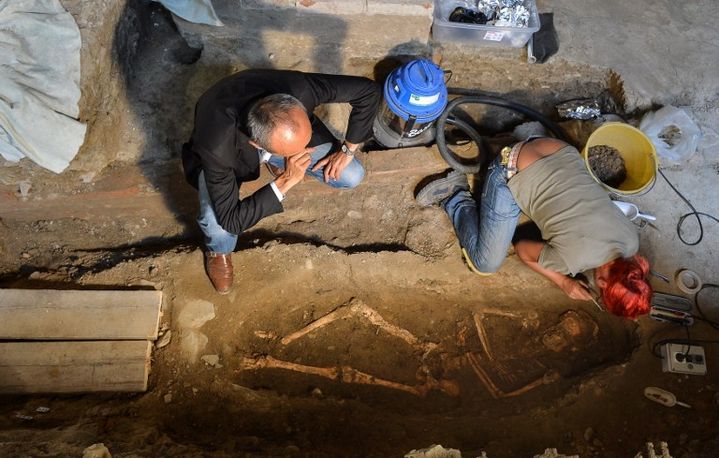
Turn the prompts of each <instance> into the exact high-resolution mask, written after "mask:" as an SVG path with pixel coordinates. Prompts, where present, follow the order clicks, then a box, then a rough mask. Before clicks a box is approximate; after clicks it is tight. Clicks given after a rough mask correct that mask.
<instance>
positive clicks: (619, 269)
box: [417, 138, 652, 318]
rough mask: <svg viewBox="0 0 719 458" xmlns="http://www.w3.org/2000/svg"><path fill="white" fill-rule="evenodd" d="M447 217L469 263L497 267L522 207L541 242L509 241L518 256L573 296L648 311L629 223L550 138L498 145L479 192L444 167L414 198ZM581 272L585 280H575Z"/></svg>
mask: <svg viewBox="0 0 719 458" xmlns="http://www.w3.org/2000/svg"><path fill="white" fill-rule="evenodd" d="M417 201H418V202H419V203H420V204H423V205H439V206H441V207H442V208H443V209H444V210H445V211H446V212H447V215H448V216H449V218H450V220H451V221H452V224H453V226H454V229H455V232H456V234H457V237H458V238H459V242H460V245H461V246H462V252H463V253H464V256H465V258H466V259H467V262H468V264H469V265H470V268H472V270H474V271H475V272H477V273H478V274H483V275H487V274H491V273H493V272H496V271H497V270H499V267H500V266H501V264H502V262H503V261H504V258H505V257H506V255H507V249H508V248H509V245H510V244H511V243H512V237H513V235H514V232H515V229H516V227H517V222H518V220H519V215H520V213H521V212H524V213H525V214H526V215H527V216H528V217H529V218H530V219H531V220H532V221H533V222H534V223H535V224H536V225H537V227H538V228H539V230H540V231H541V234H542V239H543V241H541V242H538V241H532V240H521V241H518V242H516V243H515V250H516V252H517V255H518V256H519V258H520V259H521V260H522V261H524V263H525V264H527V265H528V266H529V267H530V268H531V269H533V270H534V271H536V272H539V273H540V274H542V275H544V276H545V277H547V278H548V279H550V280H552V281H553V282H554V283H555V284H557V286H559V287H560V288H561V289H562V290H563V291H564V292H565V293H566V294H567V295H568V296H569V297H571V298H573V299H582V300H591V299H592V294H593V293H594V294H596V295H597V296H599V297H600V298H601V301H602V302H603V304H604V306H605V307H606V309H607V310H608V311H610V312H611V313H613V314H615V315H619V316H623V317H628V318H634V317H636V316H639V315H642V314H645V313H647V312H649V308H650V299H651V295H652V290H651V287H650V286H649V283H648V282H647V275H648V273H649V264H648V262H647V261H646V259H644V258H643V257H641V256H640V255H638V254H637V251H638V250H639V234H638V233H637V229H636V226H634V224H632V223H631V222H630V221H629V220H628V219H627V218H626V217H625V216H624V214H623V213H622V212H621V211H620V210H619V209H618V208H617V207H616V206H615V205H614V204H613V203H612V202H611V200H610V199H609V196H608V194H607V192H606V191H605V190H604V189H603V188H602V187H601V186H600V185H599V184H598V183H597V182H596V181H594V179H593V178H592V177H591V176H590V175H589V172H588V171H587V170H586V168H585V166H584V161H583V160H582V158H581V156H580V155H579V154H578V151H577V150H576V149H575V148H574V147H573V146H571V145H568V144H566V143H564V142H562V141H560V140H556V139H552V138H535V139H533V140H530V141H526V142H520V143H517V144H516V145H515V146H514V147H513V148H511V149H509V148H507V149H505V150H503V152H502V154H501V155H500V156H498V157H497V158H496V159H495V160H494V162H493V163H492V164H491V165H490V167H489V171H488V174H487V177H486V179H485V181H484V187H483V190H482V194H481V197H480V198H479V199H478V200H477V199H475V198H474V197H473V196H472V195H471V194H470V192H469V186H468V183H467V177H466V175H464V174H462V173H458V172H451V173H449V174H448V175H447V176H446V177H444V178H440V179H438V180H435V181H432V182H431V183H429V184H427V185H426V186H425V187H424V188H423V189H422V190H421V191H420V192H419V193H418V195H417ZM580 273H581V274H584V277H585V278H586V281H584V279H581V280H580V279H579V278H575V277H576V276H577V275H578V274H580Z"/></svg>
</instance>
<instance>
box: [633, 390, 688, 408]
mask: <svg viewBox="0 0 719 458" xmlns="http://www.w3.org/2000/svg"><path fill="white" fill-rule="evenodd" d="M644 396H646V397H647V399H650V400H652V401H654V402H658V403H659V404H663V405H665V406H667V407H674V406H682V407H686V408H687V409H691V408H692V406H690V405H689V404H685V403H683V402H679V401H677V397H676V396H674V393H670V392H669V391H667V390H663V389H661V388H657V387H656V386H648V387H646V388H644Z"/></svg>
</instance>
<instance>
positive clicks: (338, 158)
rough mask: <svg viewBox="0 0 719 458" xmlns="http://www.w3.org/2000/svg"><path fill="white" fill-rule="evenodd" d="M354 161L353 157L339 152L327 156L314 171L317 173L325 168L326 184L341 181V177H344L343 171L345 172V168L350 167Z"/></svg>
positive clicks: (318, 163) (316, 165)
mask: <svg viewBox="0 0 719 458" xmlns="http://www.w3.org/2000/svg"><path fill="white" fill-rule="evenodd" d="M352 159H353V156H348V155H346V154H345V153H343V152H342V151H337V152H336V153H332V154H329V155H327V156H325V158H324V159H322V160H320V161H317V164H315V166H314V167H312V171H313V172H316V171H317V170H319V169H321V168H322V167H324V168H325V170H324V175H325V183H328V182H329V181H330V180H335V181H337V180H339V179H340V175H342V171H344V169H345V167H347V166H348V165H350V162H352Z"/></svg>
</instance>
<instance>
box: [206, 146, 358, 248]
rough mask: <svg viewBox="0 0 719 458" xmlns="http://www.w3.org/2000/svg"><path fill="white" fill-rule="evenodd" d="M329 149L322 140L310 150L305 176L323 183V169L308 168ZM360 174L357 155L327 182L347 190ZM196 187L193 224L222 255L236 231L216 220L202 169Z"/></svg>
mask: <svg viewBox="0 0 719 458" xmlns="http://www.w3.org/2000/svg"><path fill="white" fill-rule="evenodd" d="M331 149H332V143H323V144H321V145H319V146H317V147H315V150H314V152H313V153H312V154H311V157H312V161H311V162H310V166H309V167H308V168H307V172H306V173H307V175H310V176H313V177H315V178H316V179H318V180H320V181H322V182H323V183H324V175H323V169H319V170H317V171H316V172H313V171H312V170H311V169H312V167H314V165H315V164H316V163H317V162H318V161H319V160H320V159H322V158H324V157H325V156H327V154H328V153H329V152H330V150H331ZM269 162H270V164H272V165H274V166H275V167H281V168H284V167H285V159H284V158H283V157H282V156H275V155H272V157H271V158H270V160H269ZM364 174H365V172H364V167H362V164H360V162H359V161H358V160H357V158H354V159H352V162H350V164H349V165H348V166H347V167H346V168H345V169H344V170H343V171H342V175H340V179H339V180H330V181H329V183H327V184H328V185H329V186H331V187H333V188H339V189H351V188H354V187H356V186H357V185H359V184H360V183H361V182H362V179H363V178H364ZM197 189H198V193H199V197H200V214H199V215H198V216H197V223H198V224H199V225H200V230H202V233H203V234H205V245H206V246H207V249H208V250H209V251H214V252H216V253H222V254H228V253H232V251H234V249H235V245H237V234H232V233H230V232H227V231H226V230H224V229H223V228H222V226H220V223H219V222H218V221H217V215H216V214H215V210H214V209H213V208H212V202H211V200H210V194H209V192H208V191H207V184H206V183H205V173H204V172H200V176H199V178H198V180H197ZM238 198H239V196H238Z"/></svg>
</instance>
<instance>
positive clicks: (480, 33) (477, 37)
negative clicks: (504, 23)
mask: <svg viewBox="0 0 719 458" xmlns="http://www.w3.org/2000/svg"><path fill="white" fill-rule="evenodd" d="M471 3H472V2H471V1H462V0H435V2H434V21H433V22H432V37H433V38H434V40H435V41H439V42H463V43H472V44H475V45H479V46H501V47H505V48H521V47H522V46H524V45H526V44H527V42H528V41H529V39H530V38H531V36H532V34H533V33H534V32H536V31H537V30H539V14H538V13H537V5H536V3H535V0H524V6H525V7H527V9H528V10H529V24H528V27H495V26H493V25H481V24H464V23H461V22H449V20H448V18H449V15H450V14H451V13H452V11H454V9H455V8H457V7H458V6H462V7H465V8H466V7H467V5H468V4H470V5H471Z"/></svg>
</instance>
